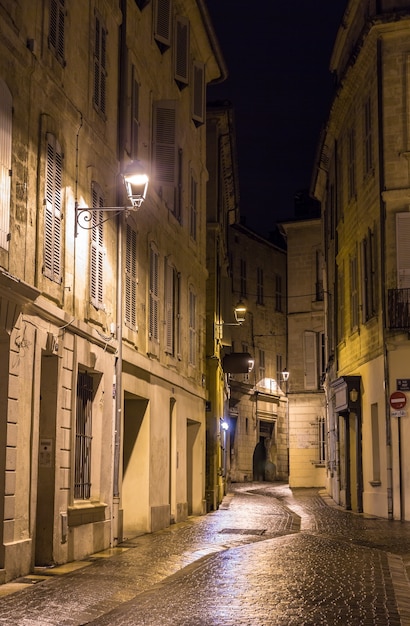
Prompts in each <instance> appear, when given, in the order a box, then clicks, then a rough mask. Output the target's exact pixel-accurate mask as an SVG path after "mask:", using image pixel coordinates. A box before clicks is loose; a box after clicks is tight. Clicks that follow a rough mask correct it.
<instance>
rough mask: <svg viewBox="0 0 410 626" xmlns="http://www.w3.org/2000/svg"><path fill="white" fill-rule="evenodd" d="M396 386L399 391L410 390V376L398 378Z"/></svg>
mask: <svg viewBox="0 0 410 626" xmlns="http://www.w3.org/2000/svg"><path fill="white" fill-rule="evenodd" d="M396 388H397V390H398V391H410V378H397V379H396Z"/></svg>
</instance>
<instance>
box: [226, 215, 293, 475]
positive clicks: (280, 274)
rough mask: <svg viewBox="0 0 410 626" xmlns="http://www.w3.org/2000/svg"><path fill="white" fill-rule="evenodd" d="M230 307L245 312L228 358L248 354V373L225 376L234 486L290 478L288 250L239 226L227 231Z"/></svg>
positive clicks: (235, 328) (234, 329) (233, 334)
mask: <svg viewBox="0 0 410 626" xmlns="http://www.w3.org/2000/svg"><path fill="white" fill-rule="evenodd" d="M229 258H230V273H231V280H232V283H231V284H232V300H231V307H234V306H235V305H236V304H237V302H238V301H240V302H242V303H243V304H244V305H245V307H246V319H245V321H244V323H243V324H241V325H239V326H238V325H236V326H235V325H234V326H230V327H229V329H230V331H231V332H230V344H229V346H227V348H226V353H227V354H229V353H230V352H232V353H234V354H240V353H244V354H250V356H251V358H252V362H251V366H250V367H249V371H247V372H246V373H243V372H242V371H239V372H235V371H233V372H228V374H227V380H228V383H229V389H230V397H229V403H228V406H227V414H226V418H227V420H228V422H229V431H228V432H229V442H228V443H227V449H228V453H227V458H228V462H229V473H230V478H231V480H232V481H233V482H235V481H240V482H241V481H252V480H257V481H258V480H268V481H272V480H286V479H287V477H288V449H287V448H288V432H287V396H286V393H285V386H284V384H283V381H282V371H283V369H284V368H285V367H286V361H287V341H286V340H287V336H286V335H287V324H286V301H287V296H286V293H287V287H286V251H285V249H284V247H283V248H280V247H279V246H277V245H276V244H273V243H271V242H270V241H268V239H265V238H263V237H261V236H260V235H258V234H256V233H255V232H253V231H252V230H250V229H249V228H247V227H246V226H244V225H242V224H235V225H233V226H232V227H231V228H230V230H229Z"/></svg>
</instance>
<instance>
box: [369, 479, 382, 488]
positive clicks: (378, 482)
mask: <svg viewBox="0 0 410 626" xmlns="http://www.w3.org/2000/svg"><path fill="white" fill-rule="evenodd" d="M369 484H370V485H371V486H372V487H381V484H382V481H381V480H370V481H369Z"/></svg>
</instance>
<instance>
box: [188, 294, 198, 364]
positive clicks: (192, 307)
mask: <svg viewBox="0 0 410 626" xmlns="http://www.w3.org/2000/svg"><path fill="white" fill-rule="evenodd" d="M189 363H190V365H196V295H195V293H194V292H193V291H192V289H190V290H189Z"/></svg>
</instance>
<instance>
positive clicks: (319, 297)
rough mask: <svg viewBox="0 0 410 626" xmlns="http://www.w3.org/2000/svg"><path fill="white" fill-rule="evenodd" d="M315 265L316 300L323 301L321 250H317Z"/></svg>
mask: <svg viewBox="0 0 410 626" xmlns="http://www.w3.org/2000/svg"><path fill="white" fill-rule="evenodd" d="M315 267H316V281H315V291H316V301H317V302H322V301H323V296H324V292H323V278H322V253H321V252H320V250H316V253H315Z"/></svg>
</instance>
